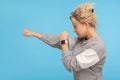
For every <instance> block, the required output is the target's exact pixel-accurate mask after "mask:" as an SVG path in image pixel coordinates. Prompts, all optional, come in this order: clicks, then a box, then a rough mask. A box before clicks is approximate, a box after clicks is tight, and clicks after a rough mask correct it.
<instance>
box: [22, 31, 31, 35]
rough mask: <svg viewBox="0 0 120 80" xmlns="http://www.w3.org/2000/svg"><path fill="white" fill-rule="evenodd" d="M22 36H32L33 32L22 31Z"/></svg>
mask: <svg viewBox="0 0 120 80" xmlns="http://www.w3.org/2000/svg"><path fill="white" fill-rule="evenodd" d="M23 36H33V32H32V31H30V30H24V31H23Z"/></svg>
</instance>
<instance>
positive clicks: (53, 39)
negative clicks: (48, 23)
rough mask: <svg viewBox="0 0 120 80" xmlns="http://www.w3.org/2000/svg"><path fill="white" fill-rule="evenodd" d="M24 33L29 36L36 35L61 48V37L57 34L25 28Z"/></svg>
mask: <svg viewBox="0 0 120 80" xmlns="http://www.w3.org/2000/svg"><path fill="white" fill-rule="evenodd" d="M23 35H24V36H27V37H36V38H38V39H40V40H42V41H43V42H45V43H46V44H48V45H50V46H52V47H55V48H59V49H61V46H60V41H59V37H57V36H52V35H49V34H41V33H37V32H33V31H30V30H24V31H23Z"/></svg>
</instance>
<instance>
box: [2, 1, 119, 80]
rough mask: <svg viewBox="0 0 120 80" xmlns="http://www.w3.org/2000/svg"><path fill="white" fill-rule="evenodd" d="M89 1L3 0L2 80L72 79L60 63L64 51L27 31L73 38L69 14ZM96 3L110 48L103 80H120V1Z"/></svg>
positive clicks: (99, 26)
mask: <svg viewBox="0 0 120 80" xmlns="http://www.w3.org/2000/svg"><path fill="white" fill-rule="evenodd" d="M89 1H90V0H0V80H73V73H70V72H68V71H66V69H65V68H64V66H63V64H62V62H61V51H60V50H59V49H55V48H52V47H50V46H48V45H46V44H44V43H43V42H42V41H40V40H39V39H37V38H34V37H23V36H22V32H23V30H24V29H29V30H32V31H35V32H41V33H44V34H46V33H48V34H52V35H56V36H58V35H59V34H60V32H62V31H64V30H66V31H68V32H69V34H70V35H71V37H75V36H76V35H75V34H74V33H73V27H72V24H71V21H70V20H69V16H70V13H71V12H72V11H74V10H75V9H76V8H77V6H79V4H81V3H84V2H89ZM90 2H93V3H95V4H96V6H95V12H96V14H97V20H98V24H97V31H98V33H99V34H100V35H101V36H102V38H103V40H104V41H105V43H106V46H107V59H106V63H105V65H104V69H103V76H104V80H120V48H119V45H120V42H119V41H120V37H119V34H120V31H119V30H120V21H119V20H120V8H119V7H120V1H119V0H99V1H98V0H91V1H90Z"/></svg>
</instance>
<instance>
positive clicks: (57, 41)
mask: <svg viewBox="0 0 120 80" xmlns="http://www.w3.org/2000/svg"><path fill="white" fill-rule="evenodd" d="M70 19H71V21H72V24H73V27H74V32H75V33H76V34H77V36H78V37H77V38H73V39H72V38H69V34H68V32H66V31H64V32H62V33H61V34H60V36H58V37H56V36H52V35H49V34H40V33H35V32H32V31H29V30H25V31H24V32H23V35H24V36H34V37H37V38H39V39H40V40H42V41H44V42H45V43H46V44H48V45H50V46H52V47H56V48H59V49H61V50H62V61H63V64H64V66H65V67H66V69H67V70H68V71H73V73H74V80H102V68H103V65H104V62H105V58H106V48H105V44H104V42H103V40H102V39H101V37H100V35H98V33H97V32H96V14H95V12H94V9H93V4H92V3H85V4H82V5H80V6H79V7H78V8H77V9H76V10H75V11H74V12H73V14H72V15H71V17H70ZM70 50H72V51H73V54H72V55H71V54H70Z"/></svg>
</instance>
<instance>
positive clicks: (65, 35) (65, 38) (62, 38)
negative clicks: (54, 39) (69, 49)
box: [59, 31, 69, 41]
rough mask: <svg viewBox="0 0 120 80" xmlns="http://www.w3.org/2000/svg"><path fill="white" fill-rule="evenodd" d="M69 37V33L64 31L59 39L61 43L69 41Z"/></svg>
mask: <svg viewBox="0 0 120 80" xmlns="http://www.w3.org/2000/svg"><path fill="white" fill-rule="evenodd" d="M68 37H69V34H68V32H66V31H64V32H62V33H61V34H60V36H59V39H60V41H62V40H67V39H68Z"/></svg>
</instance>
